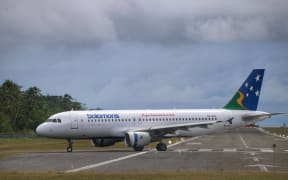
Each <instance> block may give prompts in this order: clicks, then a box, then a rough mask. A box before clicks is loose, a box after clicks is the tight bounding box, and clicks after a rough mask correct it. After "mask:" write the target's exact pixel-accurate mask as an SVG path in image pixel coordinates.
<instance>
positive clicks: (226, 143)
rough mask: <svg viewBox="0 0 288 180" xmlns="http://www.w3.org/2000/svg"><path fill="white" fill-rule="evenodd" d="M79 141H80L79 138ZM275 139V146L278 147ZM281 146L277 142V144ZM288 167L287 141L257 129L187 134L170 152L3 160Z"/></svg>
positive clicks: (68, 165) (84, 166) (34, 167)
mask: <svg viewBox="0 0 288 180" xmlns="http://www.w3.org/2000/svg"><path fill="white" fill-rule="evenodd" d="M76 143H77V142H76ZM273 144H274V147H273ZM275 145H276V147H275ZM170 170H173V171H178V170H179V171H181V170H183V171H258V172H259V171H261V172H269V171H278V172H279V171H282V172H287V171H288V140H287V139H282V138H279V137H274V136H272V135H267V134H264V133H262V132H260V131H259V130H257V129H254V128H241V129H237V130H234V131H231V132H228V133H224V134H213V135H205V136H200V137H194V138H191V139H186V140H185V141H184V142H182V143H180V144H175V145H173V146H172V147H169V148H168V151H167V152H157V151H155V150H153V149H145V150H144V152H140V153H139V152H134V151H132V150H131V149H130V148H127V149H123V151H115V150H108V151H99V150H95V151H83V150H81V151H79V150H78V151H77V150H76V151H75V152H73V153H66V152H65V150H64V149H63V151H62V152H31V153H24V154H22V155H20V156H17V157H13V158H5V159H0V171H19V172H22V171H24V172H47V171H57V172H66V173H70V172H80V171H97V172H127V171H133V172H134V171H137V172H145V171H149V172H151V171H152V172H157V171H170Z"/></svg>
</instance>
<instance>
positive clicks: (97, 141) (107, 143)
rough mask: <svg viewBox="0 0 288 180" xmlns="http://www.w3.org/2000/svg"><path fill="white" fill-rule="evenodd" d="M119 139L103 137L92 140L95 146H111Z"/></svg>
mask: <svg viewBox="0 0 288 180" xmlns="http://www.w3.org/2000/svg"><path fill="white" fill-rule="evenodd" d="M119 141H121V140H119V139H105V138H94V139H92V142H93V144H94V146H95V147H105V146H112V145H114V144H115V143H116V142H119Z"/></svg>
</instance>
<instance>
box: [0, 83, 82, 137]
mask: <svg viewBox="0 0 288 180" xmlns="http://www.w3.org/2000/svg"><path fill="white" fill-rule="evenodd" d="M71 109H74V110H78V109H83V105H82V104H81V103H79V102H77V101H75V100H74V99H73V98H72V97H71V96H70V95H69V94H65V95H63V96H51V95H42V94H41V90H40V89H39V88H37V87H35V86H34V87H30V88H28V89H27V90H25V91H22V90H21V86H19V85H18V84H16V83H14V82H13V81H10V80H6V81H5V82H4V83H3V84H2V85H1V86H0V133H5V132H18V131H24V130H34V129H35V128H36V126H37V125H38V124H40V123H41V122H43V121H45V120H46V119H47V118H48V117H49V116H50V115H51V114H53V113H56V112H61V111H67V110H71Z"/></svg>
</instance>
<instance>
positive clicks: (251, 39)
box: [0, 0, 288, 126]
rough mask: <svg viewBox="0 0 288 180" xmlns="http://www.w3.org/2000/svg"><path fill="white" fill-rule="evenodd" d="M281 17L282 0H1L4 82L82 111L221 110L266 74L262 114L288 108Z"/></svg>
mask: <svg viewBox="0 0 288 180" xmlns="http://www.w3.org/2000/svg"><path fill="white" fill-rule="evenodd" d="M287 18H288V1H287V0H205V1H195V0H194V1H193V0H177V1H169V0H105V1H102V0H57V1H44V0H43V1H41V0H40V1H39V0H25V1H17V0H0V83H1V84H2V83H3V82H4V81H5V80H7V79H9V80H12V81H14V82H16V83H17V84H19V85H21V86H22V90H25V89H27V88H29V87H31V86H36V87H38V88H40V89H41V90H42V94H44V95H47V94H49V95H64V94H66V93H67V94H70V95H71V96H72V97H73V98H75V100H77V101H79V102H81V103H83V104H86V106H87V108H97V107H100V108H103V109H156V108H161V109H162V108H163V109H167V108H173V109H177V108H178V109H180V108H221V107H223V106H224V105H225V104H226V103H227V102H228V101H229V100H230V98H231V97H232V96H233V95H234V93H235V92H236V90H237V89H238V88H239V87H240V85H241V84H242V82H243V81H244V80H245V79H246V77H247V76H248V74H249V73H250V72H251V70H252V69H254V68H265V69H266V71H265V77H264V82H263V87H262V92H261V96H260V102H259V104H258V109H259V110H263V111H267V112H288V95H287V92H288V79H287V76H288V71H287V67H288V21H287ZM283 123H286V124H287V125H288V117H287V115H279V116H273V118H272V119H268V120H266V121H263V122H261V123H259V124H260V125H261V126H282V125H283Z"/></svg>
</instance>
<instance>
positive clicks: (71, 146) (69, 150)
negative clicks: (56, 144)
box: [67, 139, 73, 152]
mask: <svg viewBox="0 0 288 180" xmlns="http://www.w3.org/2000/svg"><path fill="white" fill-rule="evenodd" d="M67 141H68V147H67V152H72V151H73V141H72V140H71V139H67Z"/></svg>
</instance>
